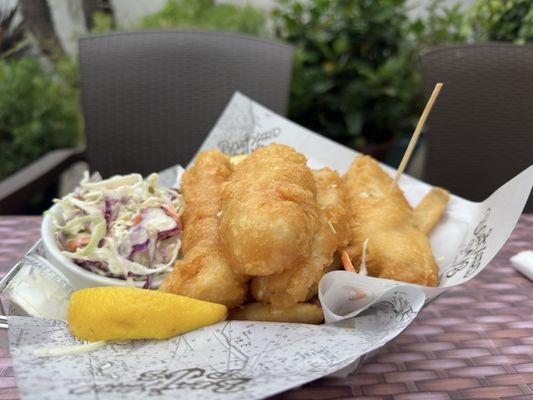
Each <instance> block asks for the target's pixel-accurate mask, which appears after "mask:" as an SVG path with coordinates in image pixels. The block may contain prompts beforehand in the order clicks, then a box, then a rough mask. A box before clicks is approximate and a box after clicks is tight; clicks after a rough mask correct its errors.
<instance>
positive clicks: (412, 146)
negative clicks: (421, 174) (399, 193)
mask: <svg viewBox="0 0 533 400" xmlns="http://www.w3.org/2000/svg"><path fill="white" fill-rule="evenodd" d="M441 88H442V83H437V84H436V85H435V88H434V89H433V93H431V96H430V97H429V100H428V102H427V104H426V107H425V108H424V111H423V112H422V115H421V116H420V119H419V120H418V123H417V124H416V128H415V132H414V133H413V136H411V140H410V141H409V145H408V146H407V149H406V150H405V153H404V155H403V157H402V161H401V162H400V166H399V167H398V170H397V171H396V175H395V176H394V180H393V181H392V183H391V185H390V188H389V192H390V191H391V190H392V188H393V187H394V185H396V184H397V183H398V180H399V179H400V176H402V174H403V171H404V169H405V167H406V166H407V163H408V162H409V159H410V158H411V154H412V153H413V150H414V149H415V146H416V142H418V137H419V136H420V132H422V128H423V127H424V124H425V123H426V119H427V118H428V115H429V113H430V112H431V108H432V107H433V103H435V100H437V96H438V95H439V92H440V89H441Z"/></svg>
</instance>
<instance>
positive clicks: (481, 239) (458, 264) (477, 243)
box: [446, 208, 492, 279]
mask: <svg viewBox="0 0 533 400" xmlns="http://www.w3.org/2000/svg"><path fill="white" fill-rule="evenodd" d="M490 211H491V209H490V208H487V210H486V211H485V215H483V218H482V219H481V221H479V223H478V224H477V226H476V228H475V229H474V232H473V236H474V237H473V238H472V239H470V241H469V242H468V244H467V245H466V247H465V248H463V249H462V250H461V251H460V253H459V256H458V257H457V258H456V261H455V262H454V263H453V265H452V266H451V267H450V269H449V270H448V272H447V273H446V276H447V277H448V278H451V277H452V276H454V275H455V274H457V273H458V272H461V271H464V274H463V278H465V279H466V278H470V277H471V276H473V275H474V274H475V273H476V271H477V270H478V269H479V267H480V265H481V260H482V259H483V254H484V252H485V250H486V248H487V239H488V237H489V236H490V234H491V233H492V229H491V228H488V227H487V220H488V219H489V215H490Z"/></svg>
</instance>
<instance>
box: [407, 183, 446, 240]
mask: <svg viewBox="0 0 533 400" xmlns="http://www.w3.org/2000/svg"><path fill="white" fill-rule="evenodd" d="M449 200H450V194H449V193H448V191H446V190H444V189H442V188H438V187H435V188H433V189H431V190H430V191H429V192H428V194H426V195H425V196H424V198H423V199H422V200H421V201H420V203H418V205H417V206H416V208H415V209H414V215H415V223H416V226H417V227H418V229H420V230H421V231H422V232H424V233H425V234H428V233H429V232H431V230H432V229H433V228H434V227H435V225H437V222H439V220H440V219H441V217H442V214H443V213H444V210H445V209H446V205H447V204H448V201H449Z"/></svg>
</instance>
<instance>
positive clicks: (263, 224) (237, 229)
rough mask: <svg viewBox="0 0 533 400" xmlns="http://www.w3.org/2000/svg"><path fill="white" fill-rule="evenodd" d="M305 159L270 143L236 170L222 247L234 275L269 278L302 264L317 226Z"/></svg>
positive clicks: (227, 196)
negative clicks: (264, 276) (266, 276)
mask: <svg viewBox="0 0 533 400" xmlns="http://www.w3.org/2000/svg"><path fill="white" fill-rule="evenodd" d="M315 194H316V187H315V181H314V179H313V175H312V174H311V171H310V170H309V168H308V167H307V162H306V158H305V157H304V156H303V155H302V154H299V153H297V152H296V151H294V149H293V148H291V147H288V146H284V145H280V144H271V145H269V146H266V147H263V148H260V149H258V150H255V151H254V152H253V153H252V154H250V155H249V156H248V157H246V159H244V160H243V161H241V162H240V163H239V164H237V165H236V167H235V170H234V172H233V174H232V175H231V178H230V180H229V182H228V184H227V185H226V186H225V188H224V191H223V194H222V215H221V222H220V230H219V233H220V245H221V249H222V253H223V254H224V256H225V257H226V258H227V260H228V262H229V263H230V265H231V267H232V268H233V270H234V271H235V272H237V273H240V274H246V275H252V276H258V275H270V274H273V273H279V272H281V271H284V270H287V269H290V268H293V267H294V266H298V265H301V264H302V263H303V262H304V261H305V260H306V259H307V258H308V257H309V254H310V253H311V250H312V245H313V240H314V236H315V232H316V230H317V226H318V219H319V217H318V206H317V204H316V200H315Z"/></svg>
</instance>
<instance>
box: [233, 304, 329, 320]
mask: <svg viewBox="0 0 533 400" xmlns="http://www.w3.org/2000/svg"><path fill="white" fill-rule="evenodd" d="M228 319H234V320H241V321H267V322H292V323H299V324H315V325H316V324H321V323H322V322H323V321H324V314H323V313H322V308H321V307H320V306H319V305H317V304H311V303H297V304H295V305H293V306H290V307H288V308H282V309H273V308H272V306H271V305H270V304H263V303H248V304H245V305H244V306H242V307H239V308H236V309H233V310H231V311H230V314H229V318H228Z"/></svg>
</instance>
